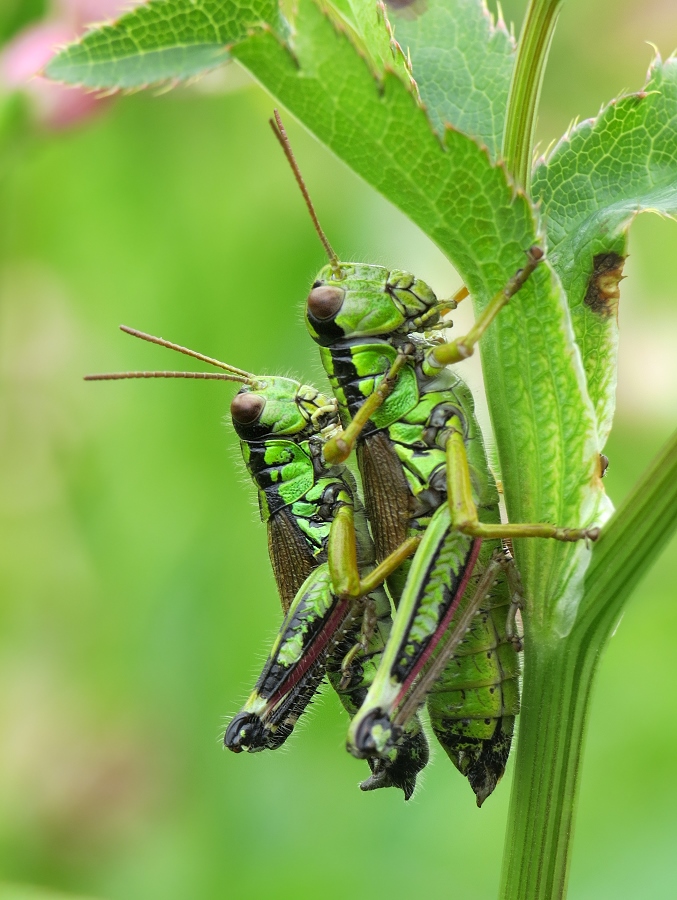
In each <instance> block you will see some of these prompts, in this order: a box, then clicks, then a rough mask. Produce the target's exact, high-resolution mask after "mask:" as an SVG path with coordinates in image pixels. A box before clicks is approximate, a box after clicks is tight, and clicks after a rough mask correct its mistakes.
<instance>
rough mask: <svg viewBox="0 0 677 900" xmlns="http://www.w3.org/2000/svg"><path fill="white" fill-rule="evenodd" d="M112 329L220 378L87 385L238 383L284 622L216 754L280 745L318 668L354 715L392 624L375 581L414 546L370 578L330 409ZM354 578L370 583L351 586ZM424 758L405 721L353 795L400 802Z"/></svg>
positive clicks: (234, 412) (415, 732) (237, 413)
mask: <svg viewBox="0 0 677 900" xmlns="http://www.w3.org/2000/svg"><path fill="white" fill-rule="evenodd" d="M122 328H123V330H124V331H125V332H127V333H129V334H132V335H133V336H135V337H139V338H142V339H144V340H147V341H150V342H152V343H156V344H159V345H161V346H164V347H168V348H169V349H172V350H176V351H179V352H181V353H185V354H187V355H189V356H193V357H195V358H197V359H200V360H202V361H206V362H208V363H210V364H212V365H215V366H218V367H220V368H221V369H225V370H226V373H218V374H217V373H196V372H123V373H116V374H113V375H99V376H88V379H89V380H94V379H96V380H101V379H119V378H159V377H163V378H167V377H173V378H216V379H221V380H226V381H235V382H239V383H240V384H241V385H242V388H241V390H240V392H239V393H238V394H236V395H235V397H234V398H233V401H232V403H231V417H232V422H233V426H234V428H235V430H236V432H237V434H238V436H239V437H240V444H241V449H242V454H243V457H244V460H245V463H246V465H247V468H248V470H249V472H250V475H251V476H252V479H253V480H254V483H255V484H256V486H257V488H258V497H259V509H260V513H261V518H262V520H263V521H264V522H265V523H266V524H267V529H268V545H269V551H270V557H271V563H272V567H273V572H274V574H275V578H276V582H277V585H278V590H279V594H280V599H281V602H282V607H283V611H284V612H285V613H286V616H285V619H284V622H283V625H282V628H281V630H280V635H279V637H278V639H277V640H276V642H275V644H274V647H273V650H272V651H271V654H270V656H269V658H268V661H267V662H266V665H265V666H264V669H263V672H262V674H261V676H260V678H259V680H258V681H257V684H256V687H255V689H254V692H253V694H252V695H251V697H250V698H249V700H248V701H247V704H246V705H245V707H244V709H243V710H242V712H241V713H240V714H238V715H237V716H236V717H235V718H234V719H233V721H232V722H231V723H230V725H229V726H228V728H227V730H226V733H225V736H224V743H225V745H226V746H227V747H228V748H229V749H231V750H233V751H235V752H240V751H242V750H248V751H250V752H255V751H258V750H264V749H275V748H276V747H279V746H281V745H282V744H283V743H284V741H285V740H286V738H287V737H288V736H289V734H290V733H291V731H292V730H293V728H294V725H295V724H296V721H297V719H298V718H299V716H300V715H301V713H302V712H303V711H304V709H305V707H306V706H307V704H308V702H309V701H310V700H311V698H312V696H313V695H314V693H315V692H316V690H317V688H318V687H319V684H320V682H321V681H322V678H323V676H324V674H325V671H326V673H327V675H328V677H329V680H330V682H331V684H332V686H333V687H334V689H335V690H336V691H337V693H338V695H339V698H340V700H341V702H342V704H343V706H344V707H345V708H346V710H347V711H348V713H349V714H350V715H351V716H352V715H353V714H354V713H355V712H356V711H357V709H358V708H359V706H360V705H361V703H362V701H363V700H364V698H365V696H366V692H367V688H368V686H369V684H370V683H371V680H372V679H373V677H374V674H375V672H376V668H377V663H378V659H379V657H380V654H381V652H382V651H383V647H384V645H385V641H386V640H387V637H388V634H389V631H390V627H391V616H390V604H389V601H388V598H387V597H386V595H385V592H384V591H383V588H382V587H381V584H382V581H383V575H381V573H384V574H388V573H389V572H390V571H392V569H393V567H395V566H397V565H399V564H400V563H401V562H402V560H403V559H404V558H406V556H407V554H410V553H411V552H413V550H414V549H415V543H416V542H414V541H409V542H404V544H403V547H401V548H398V551H397V552H396V553H395V554H394V555H393V556H392V558H391V560H389V561H387V562H386V563H385V565H384V566H381V567H379V568H378V569H377V570H374V571H371V570H372V569H373V566H374V548H373V543H372V541H371V538H370V537H369V533H368V529H367V524H366V518H365V515H364V510H363V508H362V505H361V503H360V502H359V498H358V497H357V493H356V487H355V482H354V479H353V476H352V474H351V473H350V471H349V470H348V469H347V468H346V467H345V466H343V465H335V466H331V465H328V464H327V463H325V462H324V460H323V456H322V448H323V445H324V443H325V442H326V441H327V440H328V439H329V437H331V436H332V435H333V434H334V433H335V432H336V431H337V430H338V429H339V427H340V426H339V421H338V414H337V408H336V403H335V401H333V400H329V399H328V398H326V397H324V396H323V395H322V394H320V393H319V392H318V391H317V390H315V388H312V387H309V386H307V385H301V384H299V383H298V382H296V381H293V380H291V379H289V378H279V377H271V376H262V377H258V376H254V375H251V374H250V373H248V372H245V371H244V370H242V369H237V368H235V367H233V366H229V365H227V364H226V363H221V362H220V361H218V360H214V359H212V358H211V357H206V356H204V355H203V354H199V353H196V352H194V351H192V350H188V349H187V348H185V347H181V346H179V345H177V344H172V343H170V342H168V341H164V340H163V339H161V338H156V337H153V336H152V335H147V334H144V333H143V332H139V331H135V330H134V329H130V328H127V327H125V326H122ZM363 573H368V574H366V576H365V578H364V580H362V581H361V580H360V575H361V574H363ZM361 620H362V621H361ZM427 760H428V746H427V741H426V739H425V735H424V734H423V732H422V730H421V727H420V723H419V722H418V721H417V720H416V719H412V720H411V723H410V727H409V728H408V729H407V731H406V734H404V736H403V738H402V740H400V741H399V742H398V743H397V746H394V747H393V748H392V751H391V752H390V754H389V756H388V758H386V759H376V758H370V759H369V760H368V762H369V764H370V767H371V768H372V775H371V777H370V778H369V779H367V781H365V782H363V784H362V788H363V790H373V789H376V788H379V787H388V786H396V787H400V788H401V789H402V790H403V792H404V794H405V798H407V799H408V798H409V797H410V796H411V794H412V792H413V790H414V786H415V783H416V776H417V774H418V772H419V771H420V770H421V769H422V768H423V767H424V766H425V765H426V763H427Z"/></svg>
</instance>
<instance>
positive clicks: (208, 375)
mask: <svg viewBox="0 0 677 900" xmlns="http://www.w3.org/2000/svg"><path fill="white" fill-rule="evenodd" d="M121 378H204V379H208V380H215V381H237V382H239V383H240V384H248V383H249V380H248V379H247V378H240V377H239V376H238V375H226V374H225V373H223V372H107V373H104V374H102V375H85V381H118V380H119V379H121Z"/></svg>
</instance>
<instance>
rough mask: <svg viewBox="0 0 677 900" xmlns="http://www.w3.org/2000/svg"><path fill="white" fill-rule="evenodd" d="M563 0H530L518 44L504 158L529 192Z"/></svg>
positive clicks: (504, 140) (511, 86) (504, 137)
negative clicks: (542, 97)
mask: <svg viewBox="0 0 677 900" xmlns="http://www.w3.org/2000/svg"><path fill="white" fill-rule="evenodd" d="M563 2H564V0H531V2H530V3H529V7H528V9H527V14H526V16H525V18H524V25H523V26H522V33H521V35H520V39H519V44H518V47H517V59H516V61H515V69H514V71H513V76H512V82H511V85H510V94H509V96H508V112H507V116H506V122H505V133H504V135H503V158H504V160H505V162H506V165H507V167H508V171H509V172H510V173H511V175H512V176H513V178H514V179H515V181H517V183H518V184H520V185H522V187H524V188H525V190H526V191H527V192H528V191H529V187H530V181H531V164H532V157H533V148H534V133H535V130H536V116H537V112H538V102H539V99H540V95H541V85H542V84H543V76H544V74H545V64H546V61H547V59H548V53H549V51H550V44H551V42H552V36H553V34H554V31H555V26H556V25H557V19H558V17H559V13H560V10H561V8H562V4H563Z"/></svg>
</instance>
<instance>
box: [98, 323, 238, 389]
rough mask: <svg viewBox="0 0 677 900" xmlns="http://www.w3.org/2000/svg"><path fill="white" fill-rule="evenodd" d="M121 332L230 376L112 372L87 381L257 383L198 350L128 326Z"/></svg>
mask: <svg viewBox="0 0 677 900" xmlns="http://www.w3.org/2000/svg"><path fill="white" fill-rule="evenodd" d="M120 330H121V331H124V332H125V334H131V335H132V337H138V338H141V340H142V341H148V342H149V343H151V344H158V345H159V346H160V347H167V349H169V350H176V351H177V352H178V353H183V354H185V355H186V356H192V357H193V358H194V359H199V360H201V361H202V362H206V363H209V365H211V366H216V367H217V368H219V369H225V370H226V372H227V373H228V374H225V373H220V372H218V373H217V372H112V373H107V374H102V375H85V381H117V380H119V379H121V378H202V379H205V380H216V381H237V382H239V383H240V384H251V385H253V384H254V383H255V378H254V376H253V375H252V374H250V373H249V372H245V371H244V369H238V368H237V367H236V366H229V365H228V363H224V362H221V360H219V359H213V358H212V357H211V356H205V355H204V353H198V352H197V351H196V350H189V349H188V347H182V346H181V345H180V344H173V343H172V342H171V341H166V340H165V339H164V338H161V337H155V335H153V334H146V333H145V331H137V329H136V328H129V326H127V325H120Z"/></svg>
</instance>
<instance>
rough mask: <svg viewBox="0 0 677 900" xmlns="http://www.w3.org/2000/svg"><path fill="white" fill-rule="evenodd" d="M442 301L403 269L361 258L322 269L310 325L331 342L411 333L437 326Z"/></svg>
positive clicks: (310, 309)
mask: <svg viewBox="0 0 677 900" xmlns="http://www.w3.org/2000/svg"><path fill="white" fill-rule="evenodd" d="M439 306H440V304H439V303H438V300H437V297H436V296H435V294H434V293H433V291H432V289H431V288H430V287H428V285H427V284H426V283H425V282H424V281H421V280H420V279H418V278H416V277H415V276H414V275H410V274H409V273H408V272H402V271H400V270H388V269H385V268H383V266H370V265H362V264H361V263H340V264H339V266H336V265H335V264H330V265H327V266H325V267H324V268H323V269H321V270H320V272H319V274H318V276H317V279H316V280H315V282H314V284H313V287H312V289H311V291H310V294H309V295H308V301H307V305H306V324H307V326H308V331H309V332H310V334H311V336H312V338H313V339H314V340H315V341H317V343H319V344H322V345H323V346H327V345H328V344H332V343H334V342H335V341H341V340H343V339H344V338H356V337H375V336H378V335H382V336H387V335H390V334H408V333H409V332H412V331H420V330H422V325H423V323H425V327H429V326H430V325H435V324H437V322H438V321H439V318H440V316H439V312H438V310H437V308H438V307H439Z"/></svg>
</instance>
